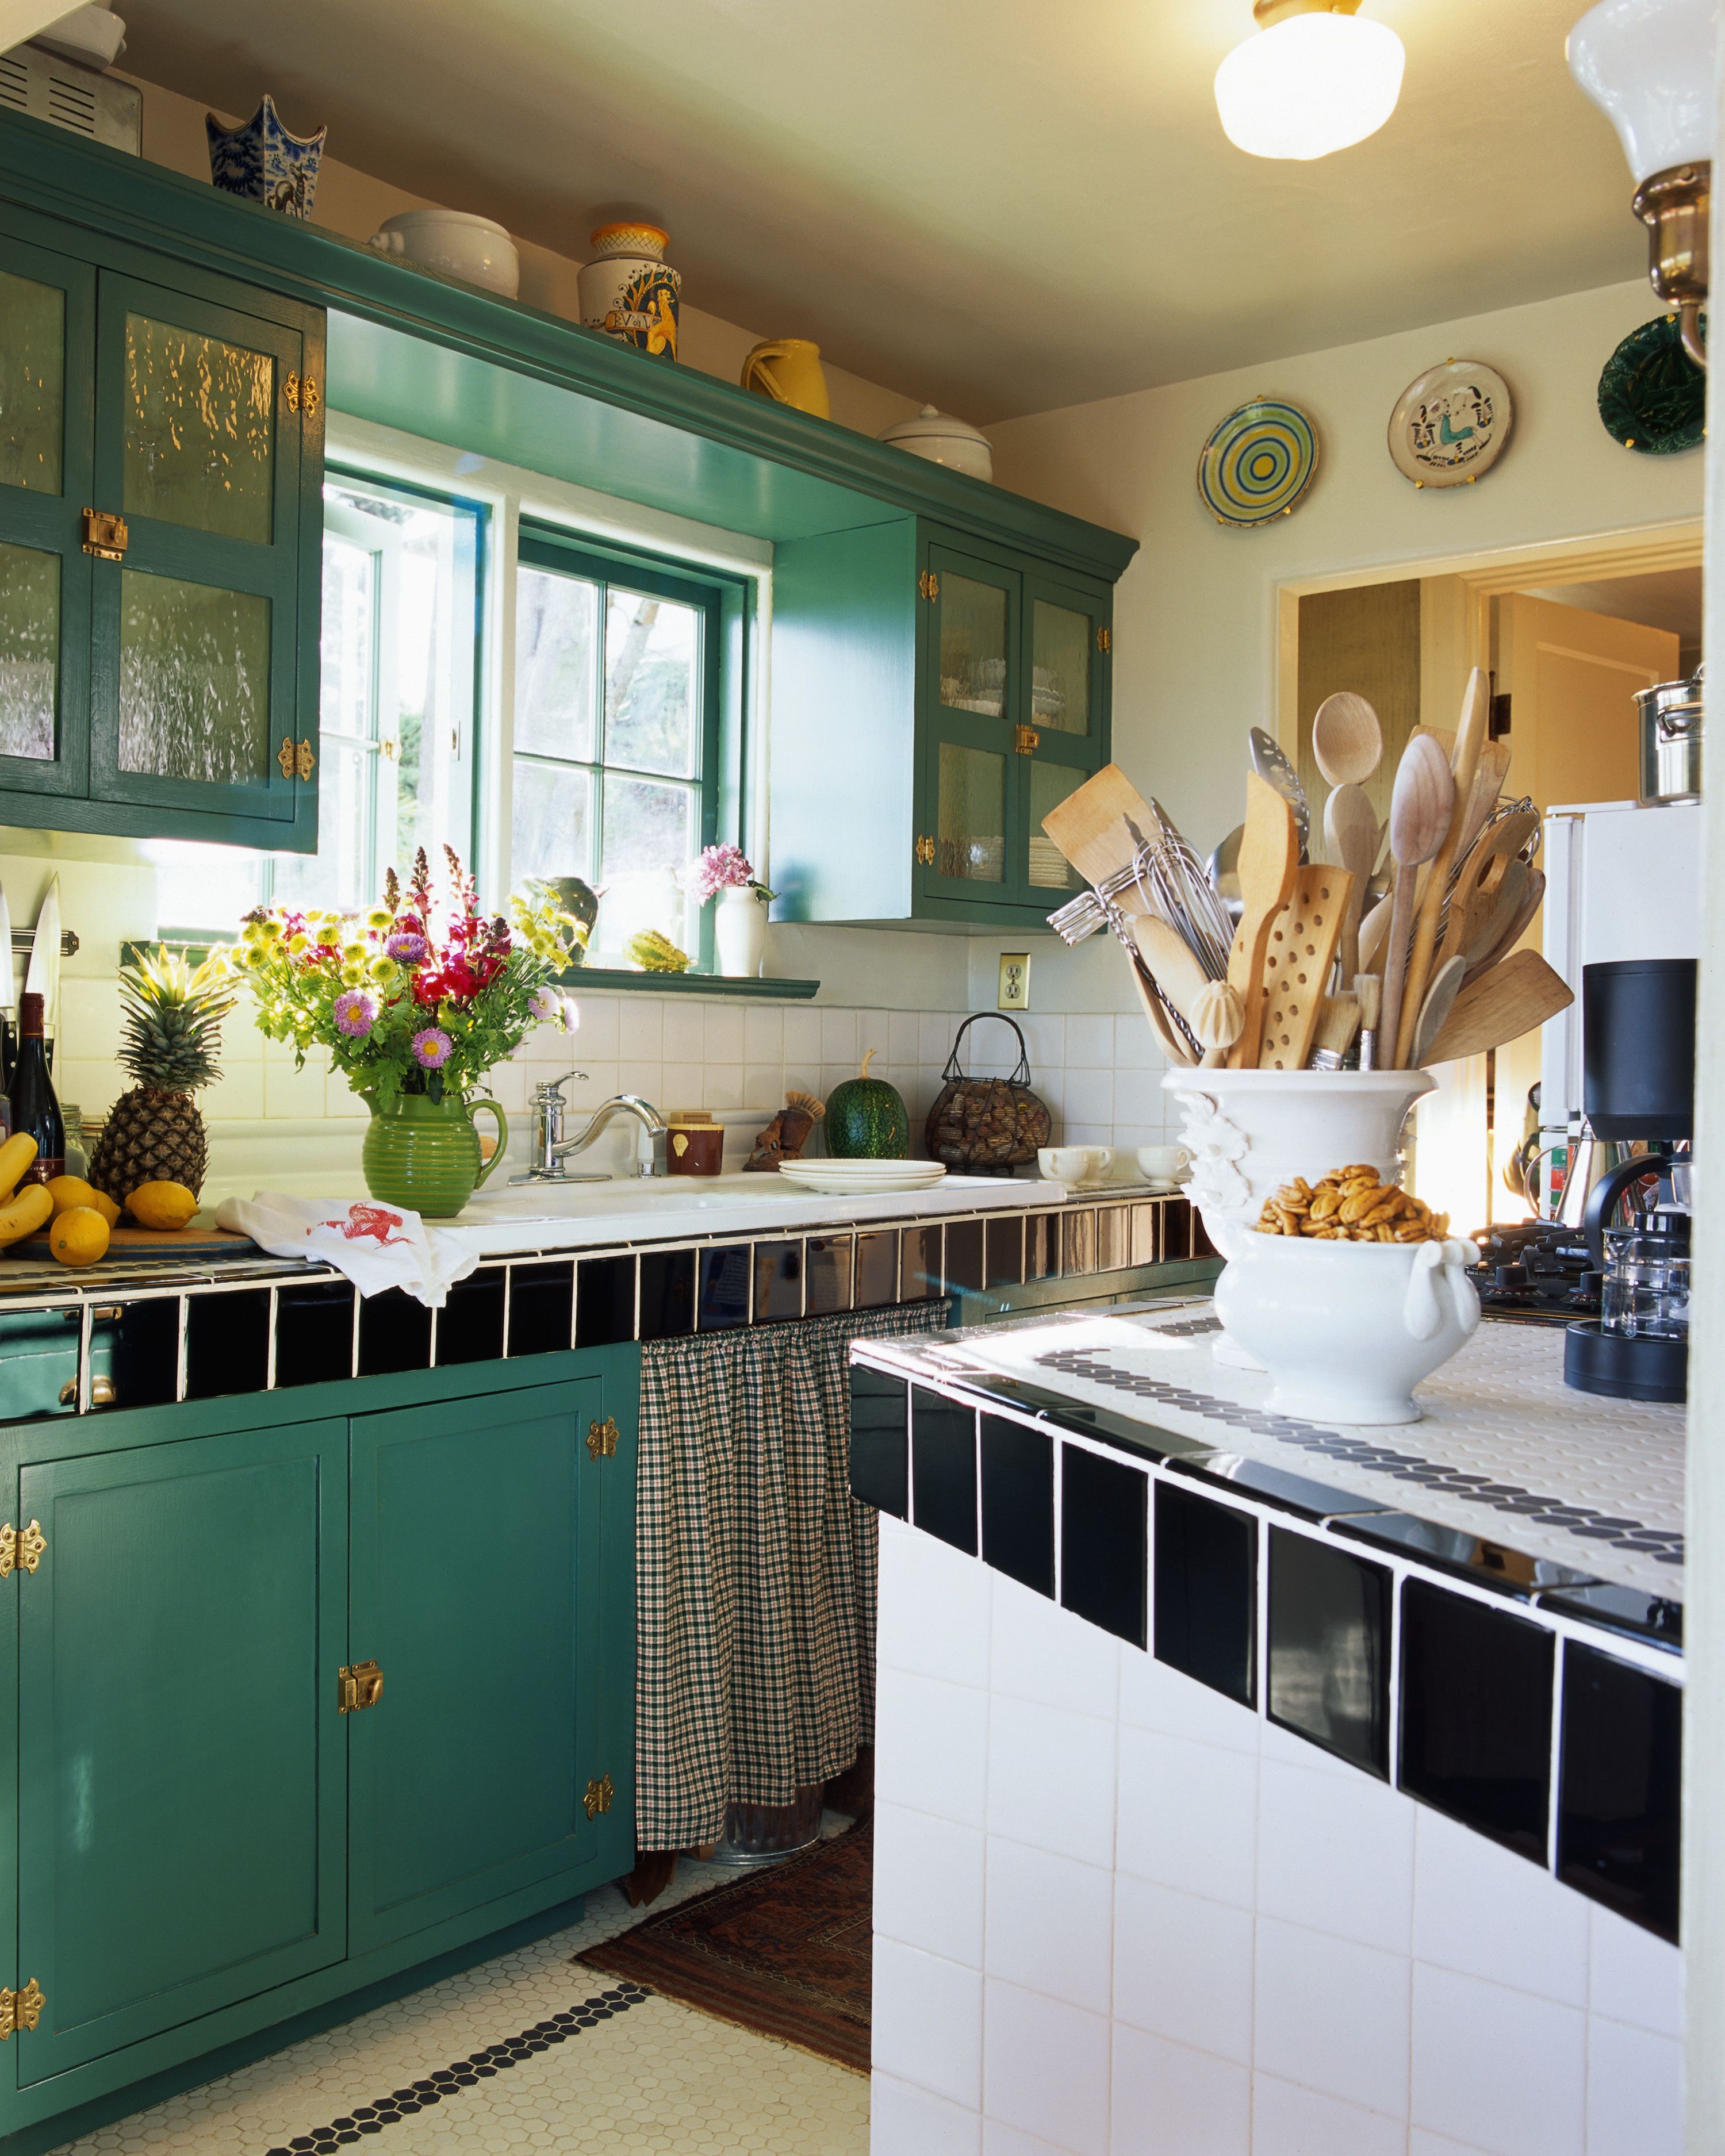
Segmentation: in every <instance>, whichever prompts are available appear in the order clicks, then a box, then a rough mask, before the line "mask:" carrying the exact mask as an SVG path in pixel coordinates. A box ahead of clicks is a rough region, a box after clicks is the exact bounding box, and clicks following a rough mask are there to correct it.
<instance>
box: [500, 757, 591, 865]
mask: <svg viewBox="0 0 1725 2156" xmlns="http://www.w3.org/2000/svg"><path fill="white" fill-rule="evenodd" d="M510 862H511V870H510V872H511V875H512V876H513V878H514V880H515V881H516V884H517V885H519V884H520V883H521V881H522V880H523V879H524V878H526V877H527V876H572V875H574V876H586V877H588V878H591V876H592V875H593V777H592V774H591V773H589V772H585V771H582V770H579V769H578V768H575V767H572V766H570V765H567V764H556V763H529V762H525V761H523V760H521V759H519V758H518V759H517V760H516V767H515V814H514V819H513V837H512V839H511V845H510Z"/></svg>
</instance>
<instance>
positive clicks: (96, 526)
mask: <svg viewBox="0 0 1725 2156" xmlns="http://www.w3.org/2000/svg"><path fill="white" fill-rule="evenodd" d="M130 540H131V532H130V531H127V529H126V519H125V518H124V517H123V516H110V515H109V514H108V512H107V511H105V510H104V509H86V510H85V512H84V551H85V553H86V554H94V555H95V557H96V559H97V561H99V562H123V561H124V560H125V559H126V546H127V544H128V542H130Z"/></svg>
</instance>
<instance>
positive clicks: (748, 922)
mask: <svg viewBox="0 0 1725 2156" xmlns="http://www.w3.org/2000/svg"><path fill="white" fill-rule="evenodd" d="M713 945H714V948H715V950H716V953H717V956H718V961H719V971H720V972H721V973H729V974H732V975H736V976H739V977H741V978H742V979H744V980H750V981H752V980H753V979H755V978H757V975H758V974H759V973H760V971H761V962H762V959H763V958H764V957H766V955H767V901H766V900H765V899H764V898H757V897H756V896H755V894H754V893H753V891H751V890H749V888H748V887H747V885H738V886H737V888H735V889H734V890H731V891H721V892H720V893H719V897H718V903H717V904H716V906H715V907H714V909H713Z"/></svg>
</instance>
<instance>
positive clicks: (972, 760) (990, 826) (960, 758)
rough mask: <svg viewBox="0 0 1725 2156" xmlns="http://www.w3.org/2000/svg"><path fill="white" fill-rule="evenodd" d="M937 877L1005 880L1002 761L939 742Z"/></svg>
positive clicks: (1004, 761)
mask: <svg viewBox="0 0 1725 2156" xmlns="http://www.w3.org/2000/svg"><path fill="white" fill-rule="evenodd" d="M935 829H936V831H937V844H936V851H935V874H936V875H942V876H952V877H958V878H962V879H963V880H964V881H966V882H969V883H1004V882H1005V880H1006V758H1005V757H1004V756H996V755H994V754H993V753H992V752H990V751H988V750H987V749H980V748H964V747H961V746H960V745H959V744H958V743H957V742H942V743H941V763H940V804H939V808H938V809H937V813H936V823H935Z"/></svg>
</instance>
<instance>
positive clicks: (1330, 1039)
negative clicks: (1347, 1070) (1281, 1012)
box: [1311, 996, 1359, 1070]
mask: <svg viewBox="0 0 1725 2156" xmlns="http://www.w3.org/2000/svg"><path fill="white" fill-rule="evenodd" d="M1358 1030H1359V1005H1358V1003H1357V1002H1356V1001H1355V999H1354V998H1353V997H1352V996H1326V997H1325V998H1323V1000H1322V1003H1320V1004H1319V1005H1318V1007H1317V1032H1316V1033H1315V1034H1313V1035H1312V1064H1311V1068H1312V1070H1340V1069H1341V1068H1342V1059H1343V1056H1344V1055H1347V1053H1348V1050H1349V1049H1350V1048H1351V1047H1352V1046H1353V1036H1354V1034H1356V1033H1358Z"/></svg>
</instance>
